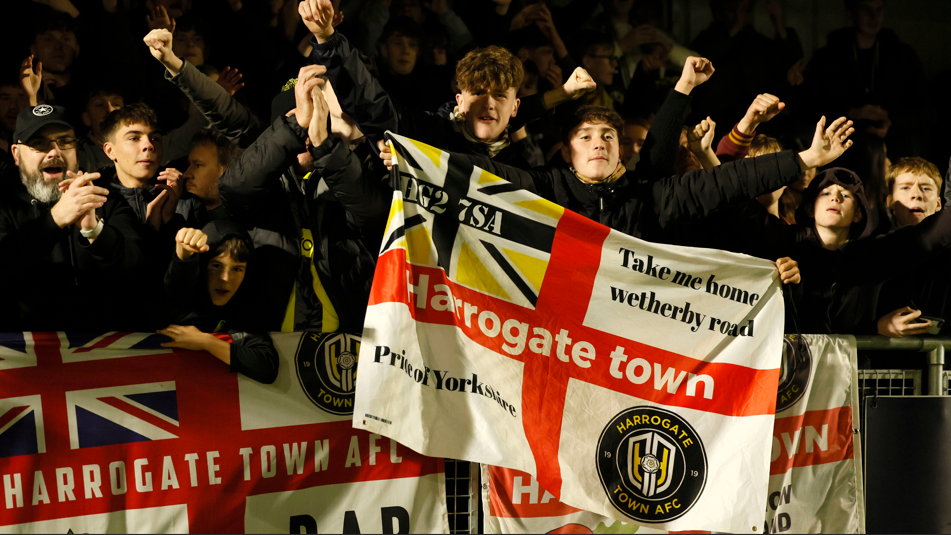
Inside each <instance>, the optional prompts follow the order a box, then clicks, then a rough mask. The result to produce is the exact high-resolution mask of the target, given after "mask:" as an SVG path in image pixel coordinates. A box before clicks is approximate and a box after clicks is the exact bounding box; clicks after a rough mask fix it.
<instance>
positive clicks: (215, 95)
mask: <svg viewBox="0 0 951 535" xmlns="http://www.w3.org/2000/svg"><path fill="white" fill-rule="evenodd" d="M145 42H146V44H148V46H149V52H151V53H152V56H153V57H154V58H155V59H157V60H158V61H159V63H161V64H162V65H163V66H165V79H166V80H169V81H171V82H172V83H173V84H175V86H176V87H178V88H179V89H181V90H182V92H183V93H185V95H186V96H187V97H188V99H189V100H191V101H192V102H193V103H194V104H195V107H196V108H198V111H200V112H201V114H202V115H203V116H204V117H205V118H206V119H207V120H208V122H210V123H211V124H212V125H213V126H214V127H215V128H217V129H218V131H220V132H221V133H222V134H224V136H225V137H227V138H228V139H231V140H232V141H235V142H236V143H238V145H239V146H241V147H242V148H246V147H247V146H248V145H249V144H250V143H251V142H252V141H253V140H254V139H255V137H256V136H257V135H258V134H259V133H260V131H261V130H262V129H263V128H262V125H261V122H260V121H259V120H258V118H257V117H256V116H255V115H254V114H253V113H252V112H251V110H249V109H248V108H247V107H245V106H244V105H243V104H241V103H240V102H238V101H237V100H236V99H235V98H234V97H233V96H232V95H231V94H229V93H228V91H226V90H225V89H224V88H223V87H221V86H220V85H219V84H217V83H215V82H213V81H211V79H210V78H208V77H207V76H205V75H204V74H202V73H201V72H199V71H198V69H197V68H195V66H194V65H192V64H191V63H188V62H187V61H184V60H182V59H181V58H179V57H178V56H176V55H175V53H174V52H172V34H171V32H169V31H168V30H152V31H151V32H149V34H148V35H146V36H145ZM174 132H175V131H172V132H170V133H169V135H168V136H166V137H172V135H173V134H174ZM190 141H191V139H190V138H189V139H188V140H187V142H188V143H190Z"/></svg>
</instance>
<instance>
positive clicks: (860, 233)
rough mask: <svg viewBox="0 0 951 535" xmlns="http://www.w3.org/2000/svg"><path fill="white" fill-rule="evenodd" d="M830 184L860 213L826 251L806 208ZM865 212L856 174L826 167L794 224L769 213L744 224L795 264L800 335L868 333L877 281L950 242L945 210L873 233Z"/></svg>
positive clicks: (872, 324) (873, 317) (950, 218)
mask: <svg viewBox="0 0 951 535" xmlns="http://www.w3.org/2000/svg"><path fill="white" fill-rule="evenodd" d="M833 184H837V185H839V186H841V187H843V188H845V189H847V190H849V191H850V192H852V194H853V197H854V200H855V204H856V210H858V211H860V212H861V213H862V218H861V219H860V220H859V221H858V222H855V223H853V224H852V226H851V229H850V231H849V241H848V242H847V243H846V244H845V245H844V246H843V247H841V248H839V249H837V250H828V249H825V248H824V247H823V246H822V241H821V240H820V238H819V234H818V232H817V230H816V225H815V217H814V216H813V213H812V210H813V208H814V207H815V202H816V199H817V198H818V196H819V194H820V193H821V192H822V190H824V189H825V188H827V187H828V186H830V185H833ZM868 213H869V208H868V202H867V200H866V198H865V190H864V188H863V186H862V181H861V179H860V178H859V177H858V176H857V175H856V174H855V173H853V172H852V171H849V170H848V169H843V168H832V169H827V170H825V171H823V172H822V173H820V174H819V175H818V176H817V177H816V178H815V180H813V181H812V183H811V184H810V185H809V187H808V188H807V189H806V191H805V192H804V194H803V202H802V204H800V206H799V211H798V212H797V214H796V221H797V222H798V224H797V225H784V224H783V223H782V222H780V220H779V219H777V218H775V217H770V218H769V219H768V221H767V222H766V224H765V225H760V226H759V227H753V226H752V225H751V229H750V230H751V232H757V233H758V238H757V239H759V240H766V242H767V243H774V244H777V247H778V249H780V250H782V251H783V252H784V253H786V254H785V256H790V257H792V258H793V259H794V260H796V261H798V262H799V269H800V271H801V273H802V283H801V286H802V293H803V295H802V298H801V299H800V300H798V302H797V303H796V310H797V314H796V320H798V330H799V331H800V332H802V333H810V334H873V333H874V332H875V323H876V319H877V311H876V305H877V302H878V295H879V291H880V290H881V286H882V283H884V282H885V281H887V280H889V279H891V278H893V277H895V276H897V275H899V274H900V273H901V272H902V271H903V270H905V269H908V268H910V267H913V266H917V265H920V264H922V263H924V262H926V261H928V260H929V259H931V258H933V257H935V256H937V255H939V254H941V253H942V252H943V251H945V250H946V249H947V247H948V246H951V211H949V213H948V214H944V213H941V212H939V213H938V214H936V215H934V216H932V217H929V218H928V219H926V220H925V221H923V222H921V223H920V224H918V225H916V226H913V227H905V228H901V229H897V230H894V231H892V232H889V233H887V234H884V235H881V236H878V237H876V238H872V237H870V234H871V232H872V225H871V223H870V221H869V218H868ZM744 252H745V251H744ZM787 325H789V322H787Z"/></svg>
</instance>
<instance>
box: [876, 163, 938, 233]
mask: <svg viewBox="0 0 951 535" xmlns="http://www.w3.org/2000/svg"><path fill="white" fill-rule="evenodd" d="M939 190H940V188H938V185H937V184H936V183H935V181H934V179H933V178H931V177H928V176H923V175H915V174H912V173H902V174H900V175H898V176H897V177H895V184H894V185H893V186H892V192H891V194H890V195H889V196H888V201H887V202H888V206H889V208H891V209H892V213H893V214H895V222H896V223H898V226H899V227H904V226H907V225H917V224H918V223H920V222H921V221H922V220H923V219H924V218H926V217H928V216H930V215H933V214H934V213H935V212H937V211H939V210H941V197H940V195H939Z"/></svg>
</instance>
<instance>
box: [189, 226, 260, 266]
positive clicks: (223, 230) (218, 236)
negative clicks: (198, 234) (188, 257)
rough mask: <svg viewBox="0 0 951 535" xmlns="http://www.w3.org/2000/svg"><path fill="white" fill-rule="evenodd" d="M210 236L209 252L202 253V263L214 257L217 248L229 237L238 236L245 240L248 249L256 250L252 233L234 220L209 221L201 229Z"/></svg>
mask: <svg viewBox="0 0 951 535" xmlns="http://www.w3.org/2000/svg"><path fill="white" fill-rule="evenodd" d="M201 231H202V232H204V233H205V234H206V235H207V236H208V252H207V253H201V259H202V264H206V263H208V261H209V260H211V259H212V258H214V257H215V256H216V255H215V250H216V249H217V248H218V246H220V245H221V244H222V243H224V242H225V241H226V240H228V239H229V238H238V239H240V240H241V241H243V242H244V244H245V245H246V246H247V248H248V251H254V242H253V241H252V240H251V235H250V234H249V233H248V231H247V230H245V228H244V227H242V226H241V225H239V224H237V223H234V222H233V221H226V220H219V221H212V222H211V223H208V224H207V225H205V226H204V227H202V229H201Z"/></svg>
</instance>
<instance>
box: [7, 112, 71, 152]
mask: <svg viewBox="0 0 951 535" xmlns="http://www.w3.org/2000/svg"><path fill="white" fill-rule="evenodd" d="M51 124H58V125H62V126H65V127H66V128H72V127H73V125H71V124H69V121H68V120H66V108H64V107H62V106H50V105H49V104H40V105H39V106H32V107H30V106H27V107H26V108H24V109H23V111H21V112H20V115H17V126H16V131H14V132H13V140H14V141H15V142H16V143H24V142H27V141H29V140H30V138H31V137H33V134H35V133H36V132H37V131H38V130H39V129H40V128H43V127H44V126H47V125H51Z"/></svg>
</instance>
